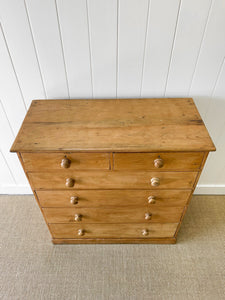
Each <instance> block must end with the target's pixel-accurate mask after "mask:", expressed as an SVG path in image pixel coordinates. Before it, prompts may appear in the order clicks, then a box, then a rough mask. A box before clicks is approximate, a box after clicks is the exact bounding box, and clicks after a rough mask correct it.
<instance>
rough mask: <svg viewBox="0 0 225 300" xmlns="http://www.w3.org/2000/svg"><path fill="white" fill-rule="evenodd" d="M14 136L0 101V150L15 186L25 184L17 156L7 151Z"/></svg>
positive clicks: (25, 180)
mask: <svg viewBox="0 0 225 300" xmlns="http://www.w3.org/2000/svg"><path fill="white" fill-rule="evenodd" d="M14 138H15V136H14V134H13V133H12V129H11V127H10V125H9V123H8V119H7V117H6V114H5V111H4V108H3V105H2V103H1V101H0V149H1V152H2V154H3V155H4V158H5V161H6V162H7V164H8V167H9V168H10V170H11V172H12V174H13V176H14V178H15V181H16V183H17V184H27V179H26V176H25V174H24V172H23V170H22V167H21V165H20V163H19V160H18V158H17V155H15V154H14V153H10V152H9V149H10V148H11V146H12V143H13V141H14Z"/></svg>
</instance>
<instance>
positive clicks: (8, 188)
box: [0, 184, 32, 195]
mask: <svg viewBox="0 0 225 300" xmlns="http://www.w3.org/2000/svg"><path fill="white" fill-rule="evenodd" d="M0 194H8V195H13V194H15V195H24V194H32V190H31V188H30V186H29V185H17V184H14V185H0Z"/></svg>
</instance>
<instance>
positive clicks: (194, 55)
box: [0, 0, 225, 193]
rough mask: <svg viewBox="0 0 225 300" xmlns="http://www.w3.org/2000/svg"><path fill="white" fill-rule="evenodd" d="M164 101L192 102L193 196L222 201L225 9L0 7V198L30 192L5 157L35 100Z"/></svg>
mask: <svg viewBox="0 0 225 300" xmlns="http://www.w3.org/2000/svg"><path fill="white" fill-rule="evenodd" d="M164 96H165V97H187V96H189V97H193V98H194V100H195V103H196V104H197V106H198V109H199V111H200V113H201V115H202V117H203V119H204V121H205V124H206V126H207V128H208V130H209V132H210V134H211V136H212V138H213V141H214V142H215V145H216V147H217V151H216V152H215V153H210V155H209V158H208V160H207V163H206V167H205V169H204V171H203V173H202V176H201V178H200V181H199V187H198V189H197V193H201V192H203V193H223V192H225V160H224V149H225V117H224V116H225V0H198V1H194V0H168V1H164V0H0V165H1V168H0V193H1V192H3V193H4V192H5V193H8V192H9V193H17V192H18V193H29V192H30V191H31V190H30V188H28V183H27V180H26V177H25V175H24V173H23V171H22V168H21V166H20V163H19V161H18V158H17V156H16V155H15V154H11V153H10V152H9V149H10V147H11V145H12V142H13V140H14V138H15V136H16V134H17V132H18V130H19V128H20V126H21V123H22V121H23V119H24V116H25V113H26V109H27V107H28V106H29V104H30V101H31V100H32V99H46V98H48V99H49V98H52V99H56V98H65V99H66V98H129V97H131V98H135V97H164ZM106 105H107V103H106Z"/></svg>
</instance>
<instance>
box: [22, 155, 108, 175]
mask: <svg viewBox="0 0 225 300" xmlns="http://www.w3.org/2000/svg"><path fill="white" fill-rule="evenodd" d="M21 156H22V159H23V163H24V166H25V170H26V171H27V172H29V171H35V172H36V171H49V170H57V171H59V172H60V171H63V169H69V170H78V169H83V170H91V169H100V170H107V169H109V166H110V154H109V153H67V152H65V153H21Z"/></svg>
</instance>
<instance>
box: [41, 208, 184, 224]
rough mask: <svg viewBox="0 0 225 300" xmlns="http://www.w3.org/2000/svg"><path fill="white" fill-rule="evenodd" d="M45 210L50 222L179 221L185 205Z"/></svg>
mask: <svg viewBox="0 0 225 300" xmlns="http://www.w3.org/2000/svg"><path fill="white" fill-rule="evenodd" d="M43 212H44V215H45V218H46V220H47V222H48V223H81V224H83V223H178V222H179V221H180V217H181V214H182V212H183V207H168V206H167V207H154V206H151V207H148V208H147V207H136V208H135V209H134V208H118V207H116V208H115V207H111V208H90V207H88V208H43ZM147 214H148V215H147Z"/></svg>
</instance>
